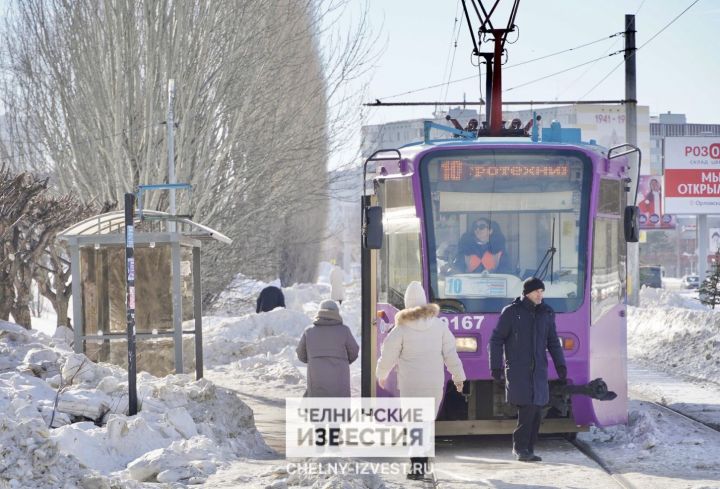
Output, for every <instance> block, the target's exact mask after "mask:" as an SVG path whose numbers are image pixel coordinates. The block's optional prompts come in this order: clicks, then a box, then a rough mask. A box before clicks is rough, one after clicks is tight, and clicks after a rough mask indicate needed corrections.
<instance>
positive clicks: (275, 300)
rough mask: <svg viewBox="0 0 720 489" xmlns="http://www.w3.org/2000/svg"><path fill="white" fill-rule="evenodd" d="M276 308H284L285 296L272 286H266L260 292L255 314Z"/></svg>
mask: <svg viewBox="0 0 720 489" xmlns="http://www.w3.org/2000/svg"><path fill="white" fill-rule="evenodd" d="M276 307H285V295H283V292H282V290H280V289H279V288H278V287H275V286H274V285H268V286H267V287H265V288H264V289H262V290H261V291H260V295H258V298H257V302H256V304H255V312H256V313H258V314H259V313H261V312H268V311H272V310H273V309H275V308H276Z"/></svg>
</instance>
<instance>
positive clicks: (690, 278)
mask: <svg viewBox="0 0 720 489" xmlns="http://www.w3.org/2000/svg"><path fill="white" fill-rule="evenodd" d="M680 285H681V286H682V288H683V289H697V288H698V287H700V277H698V276H697V275H685V276H684V277H683V278H682V280H681V281H680Z"/></svg>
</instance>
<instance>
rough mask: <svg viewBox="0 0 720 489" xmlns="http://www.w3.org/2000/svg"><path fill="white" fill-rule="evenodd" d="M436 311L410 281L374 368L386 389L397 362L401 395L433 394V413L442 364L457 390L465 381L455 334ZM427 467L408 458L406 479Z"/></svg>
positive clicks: (419, 459) (424, 462)
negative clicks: (403, 306) (403, 302)
mask: <svg viewBox="0 0 720 489" xmlns="http://www.w3.org/2000/svg"><path fill="white" fill-rule="evenodd" d="M439 313H440V308H439V307H438V306H437V305H436V304H428V302H427V299H426V297H425V291H424V290H423V288H422V285H421V284H420V282H410V285H408V287H407V290H406V291H405V309H403V310H402V311H400V312H398V313H397V315H396V316H395V327H394V328H393V329H392V331H390V333H389V334H388V336H387V337H386V338H385V341H384V342H383V345H382V349H381V352H380V358H379V359H378V362H377V368H376V370H375V372H376V376H377V379H378V384H379V385H380V387H382V388H383V389H385V387H386V383H387V378H388V376H389V375H390V371H391V370H392V369H393V368H394V367H395V366H396V365H397V375H398V387H399V389H400V396H401V397H431V398H433V399H434V400H435V416H437V413H438V410H439V408H440V403H441V402H442V398H443V387H444V385H445V369H444V367H443V365H444V366H447V369H448V371H449V372H450V374H451V375H452V380H453V382H454V383H455V387H456V388H457V390H458V392H462V390H463V382H464V381H465V371H464V370H463V366H462V363H461V362H460V357H459V356H458V353H457V349H456V347H455V337H454V336H453V334H452V333H451V332H450V330H449V329H448V327H447V325H446V324H445V323H443V322H442V321H441V320H440V318H439V317H438V314H439ZM427 471H428V459H427V457H411V458H410V473H409V474H408V479H414V480H421V479H423V478H424V477H425V474H426V472H427Z"/></svg>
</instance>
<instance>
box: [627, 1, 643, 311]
mask: <svg viewBox="0 0 720 489" xmlns="http://www.w3.org/2000/svg"><path fill="white" fill-rule="evenodd" d="M636 53H637V51H636V49H635V16H634V15H626V16H625V140H626V141H627V142H628V143H630V144H632V145H633V146H637V76H636V71H635V57H636V56H635V55H636ZM639 163H640V162H639V161H638V159H637V158H631V160H630V178H631V181H630V192H628V205H636V202H635V198H636V197H637V196H636V195H635V189H636V188H637V184H638V182H637V179H638V178H639V175H638V165H639ZM639 267H640V245H639V244H638V243H628V244H627V301H628V304H630V305H632V306H637V305H638V304H639V302H640V296H639V291H640V268H639Z"/></svg>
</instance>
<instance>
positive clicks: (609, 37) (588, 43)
mask: <svg viewBox="0 0 720 489" xmlns="http://www.w3.org/2000/svg"><path fill="white" fill-rule="evenodd" d="M621 34H622V32H617V33H615V34H612V35H610V36H605V37H602V38H600V39H596V40H595V41H591V42H587V43H584V44H580V45H579V46H575V47H572V48H568V49H563V50H562V51H557V52H555V53H550V54H546V55H544V56H540V57H538V58H533V59H529V60H526V61H521V62H519V63H516V64H514V65H510V66H506V67H505V68H504V69H505V70H509V69H511V68H516V67H518V66H522V65H526V64H529V63H534V62H536V61H541V60H543V59H547V58H551V57H553V56H558V55H560V54H564V53H567V52H570V51H574V50H576V49H581V48H584V47H587V46H591V45H593V44H597V43H599V42H602V41H607V40H608V39H612V38H613V37H615V36H618V35H621ZM476 76H477V75H471V76H467V77H464V78H458V79H457V80H451V81H448V82H442V83H437V84H435V85H429V86H427V87H422V88H416V89H413V90H408V91H406V92H402V93H397V94H395V95H388V96H387V97H379V98H377V100H385V99H391V98H395V97H401V96H403V95H410V94H413V93H417V92H422V91H425V90H430V89H432V88H437V87H441V86H444V85H446V84H448V85H450V84H453V83H460V82H463V81H467V80H471V79H474V78H475V77H476Z"/></svg>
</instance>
